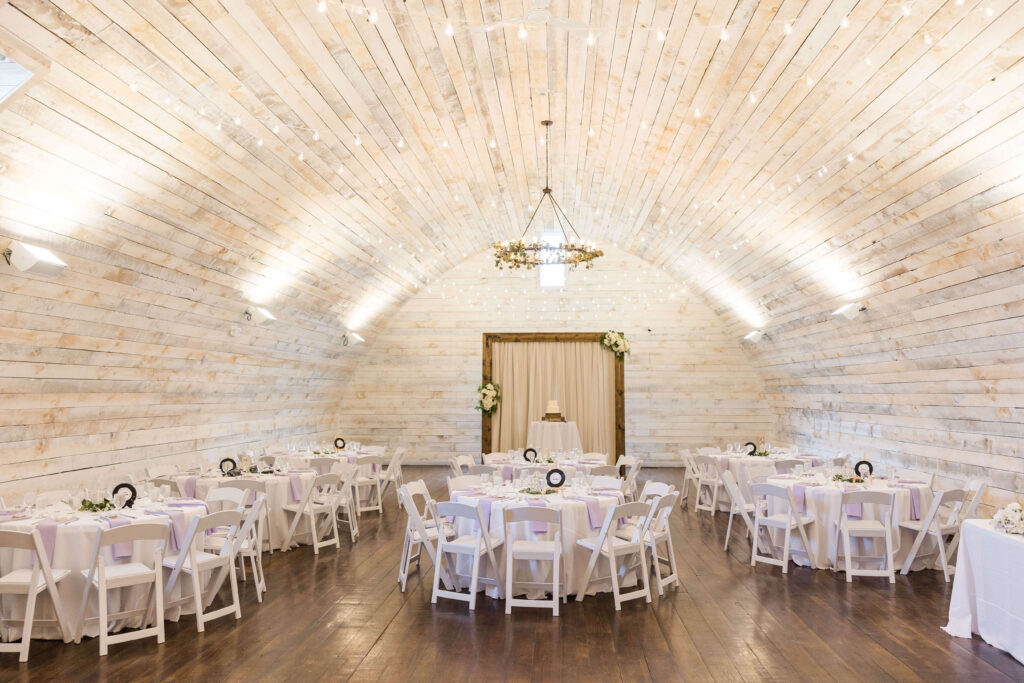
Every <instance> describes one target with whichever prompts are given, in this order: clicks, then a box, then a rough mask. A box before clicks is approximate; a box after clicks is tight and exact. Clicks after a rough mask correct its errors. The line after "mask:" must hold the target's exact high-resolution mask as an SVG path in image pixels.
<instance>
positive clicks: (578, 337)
mask: <svg viewBox="0 0 1024 683" xmlns="http://www.w3.org/2000/svg"><path fill="white" fill-rule="evenodd" d="M604 334H605V333H604V332H527V333H518V332H508V333H493V332H485V333H484V349H483V373H482V375H483V383H484V384H486V383H487V382H490V381H491V377H492V375H493V371H494V369H493V354H492V348H493V345H494V342H598V343H600V342H601V339H603V338H604ZM608 353H611V351H609V352H608ZM491 434H492V418H491V416H490V415H481V417H480V452H481V453H490V452H491ZM625 452H626V363H625V361H624V360H623V359H622V358H619V357H616V358H615V452H614V453H609V455H611V457H612V458H613V459H614V458H617V457H618V456H620V455H623V454H625Z"/></svg>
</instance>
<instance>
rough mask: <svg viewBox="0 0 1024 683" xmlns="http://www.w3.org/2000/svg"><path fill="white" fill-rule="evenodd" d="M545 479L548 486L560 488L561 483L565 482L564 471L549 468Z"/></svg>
mask: <svg viewBox="0 0 1024 683" xmlns="http://www.w3.org/2000/svg"><path fill="white" fill-rule="evenodd" d="M546 479H547V482H548V486H550V487H551V488H553V489H557V488H561V486H562V484H564V483H565V472H563V471H562V470H560V469H558V468H557V467H556V468H555V469H553V470H550V471H549V472H548V476H547V477H546Z"/></svg>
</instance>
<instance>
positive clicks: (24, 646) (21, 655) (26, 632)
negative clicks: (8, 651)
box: [18, 569, 56, 662]
mask: <svg viewBox="0 0 1024 683" xmlns="http://www.w3.org/2000/svg"><path fill="white" fill-rule="evenodd" d="M36 573H38V569H37V570H36V572H33V576H32V578H33V579H35V574H36ZM35 588H36V582H35V581H33V584H32V586H31V587H29V589H28V595H26V596H25V621H24V623H23V624H22V626H21V649H20V650H19V651H18V661H19V662H27V661H28V648H29V646H30V645H32V621H33V619H34V618H35V614H36V596H37V595H38V594H39V592H38V591H37V590H36V589H35ZM54 604H56V603H54Z"/></svg>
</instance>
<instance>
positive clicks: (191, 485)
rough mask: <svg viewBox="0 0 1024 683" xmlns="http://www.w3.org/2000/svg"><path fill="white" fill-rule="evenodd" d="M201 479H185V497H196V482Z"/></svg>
mask: <svg viewBox="0 0 1024 683" xmlns="http://www.w3.org/2000/svg"><path fill="white" fill-rule="evenodd" d="M197 481H199V477H185V495H186V496H188V497H189V498H195V497H196V482H197Z"/></svg>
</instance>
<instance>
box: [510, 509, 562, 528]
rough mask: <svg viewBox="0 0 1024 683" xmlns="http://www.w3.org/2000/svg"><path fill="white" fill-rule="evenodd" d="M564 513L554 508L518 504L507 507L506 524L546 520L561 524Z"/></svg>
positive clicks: (550, 522)
mask: <svg viewBox="0 0 1024 683" xmlns="http://www.w3.org/2000/svg"><path fill="white" fill-rule="evenodd" d="M561 519H562V513H561V512H560V511H559V510H556V509H554V508H542V507H533V506H529V505H517V506H515V507H507V508H505V524H514V523H516V522H546V523H548V524H558V525H559V526H561Z"/></svg>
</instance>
